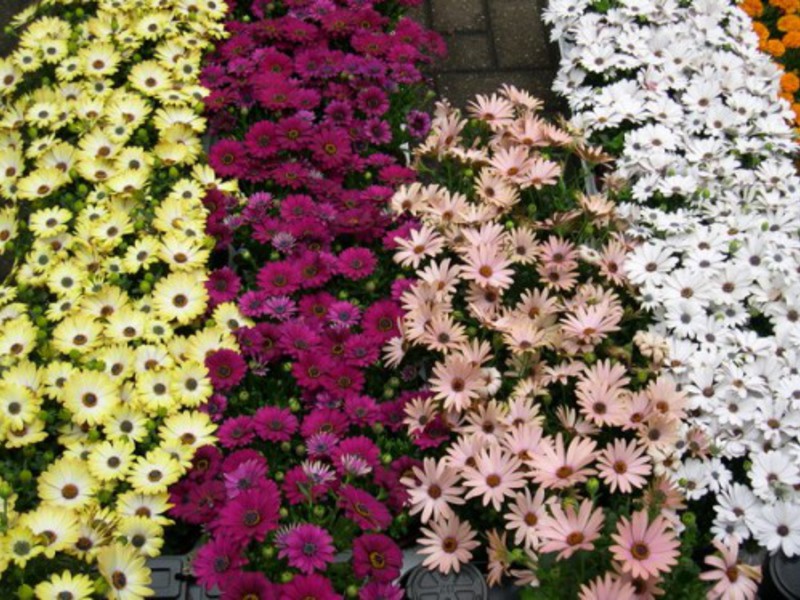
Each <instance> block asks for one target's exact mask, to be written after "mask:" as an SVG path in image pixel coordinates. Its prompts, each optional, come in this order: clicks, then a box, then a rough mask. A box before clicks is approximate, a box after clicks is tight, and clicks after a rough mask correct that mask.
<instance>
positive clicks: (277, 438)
mask: <svg viewBox="0 0 800 600" xmlns="http://www.w3.org/2000/svg"><path fill="white" fill-rule="evenodd" d="M253 422H254V426H255V431H256V434H257V435H258V437H260V438H261V439H263V440H268V441H270V442H288V441H289V440H290V439H292V436H293V435H294V434H295V432H296V431H297V427H298V423H297V417H295V416H294V415H293V414H292V413H291V411H290V410H289V409H286V408H280V407H277V406H263V407H261V408H260V409H258V412H256V414H255V415H254V416H253Z"/></svg>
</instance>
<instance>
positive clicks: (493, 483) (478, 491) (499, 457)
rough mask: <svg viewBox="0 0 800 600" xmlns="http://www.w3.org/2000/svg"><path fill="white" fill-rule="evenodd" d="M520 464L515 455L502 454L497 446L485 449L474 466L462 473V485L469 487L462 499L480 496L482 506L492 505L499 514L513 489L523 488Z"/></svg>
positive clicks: (523, 477) (522, 474) (523, 481)
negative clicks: (504, 500)
mask: <svg viewBox="0 0 800 600" xmlns="http://www.w3.org/2000/svg"><path fill="white" fill-rule="evenodd" d="M521 465H522V463H521V462H520V460H519V459H518V458H517V457H516V456H511V455H509V454H507V453H505V452H503V450H502V449H501V448H500V446H496V445H495V446H490V447H489V448H488V449H486V448H484V449H483V450H482V451H481V452H480V453H479V454H478V456H476V457H475V467H474V468H473V467H467V468H466V469H464V471H463V474H462V476H463V478H464V485H465V486H466V487H468V488H472V489H470V490H469V492H467V495H466V496H465V498H466V499H467V500H469V499H470V498H474V497H475V496H481V497H482V504H483V506H486V505H488V504H489V503H491V504H492V508H494V509H495V510H497V511H499V510H500V508H501V507H502V505H503V499H504V498H505V497H506V496H513V495H514V490H515V489H519V488H521V487H525V484H526V482H525V479H526V478H525V473H523V472H522V470H521V468H520V467H521Z"/></svg>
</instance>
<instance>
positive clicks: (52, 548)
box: [22, 505, 78, 558]
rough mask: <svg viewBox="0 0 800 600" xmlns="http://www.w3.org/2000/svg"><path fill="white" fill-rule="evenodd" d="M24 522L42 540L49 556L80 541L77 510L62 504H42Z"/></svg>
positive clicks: (44, 550)
mask: <svg viewBox="0 0 800 600" xmlns="http://www.w3.org/2000/svg"><path fill="white" fill-rule="evenodd" d="M22 522H23V523H24V524H25V525H27V526H28V528H29V529H30V530H31V531H32V532H33V533H34V535H37V536H40V539H41V540H42V546H43V552H44V555H45V556H46V557H47V558H53V557H55V554H56V552H61V551H62V550H64V549H66V548H68V547H69V546H71V545H72V544H74V543H75V542H77V541H78V519H77V516H76V514H75V511H73V510H70V509H68V508H63V507H61V506H47V505H40V506H39V507H38V508H37V509H36V510H35V511H33V512H30V513H27V514H26V515H25V516H24V517H23V518H22Z"/></svg>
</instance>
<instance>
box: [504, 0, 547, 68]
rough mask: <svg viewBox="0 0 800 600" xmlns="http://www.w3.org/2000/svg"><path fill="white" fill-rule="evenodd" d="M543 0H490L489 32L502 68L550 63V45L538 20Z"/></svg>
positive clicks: (537, 66) (545, 66)
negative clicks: (490, 25) (490, 27)
mask: <svg viewBox="0 0 800 600" xmlns="http://www.w3.org/2000/svg"><path fill="white" fill-rule="evenodd" d="M543 5H544V2H543V0H492V1H491V2H490V3H489V6H490V10H491V13H490V14H491V23H492V34H493V36H494V44H495V48H496V49H497V61H498V63H499V66H500V67H501V68H521V67H532V68H538V69H542V68H544V69H546V68H549V67H551V66H553V62H554V61H553V56H552V51H553V49H552V47H551V46H550V43H549V39H548V34H547V30H546V29H545V26H544V24H543V23H542V20H541V16H540V15H541V10H542V8H543V7H544V6H543Z"/></svg>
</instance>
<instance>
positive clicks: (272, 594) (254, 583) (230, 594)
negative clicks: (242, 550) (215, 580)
mask: <svg viewBox="0 0 800 600" xmlns="http://www.w3.org/2000/svg"><path fill="white" fill-rule="evenodd" d="M220 590H221V591H222V600H244V599H247V600H274V599H275V598H277V597H278V586H277V585H275V584H274V583H272V582H270V581H269V579H267V578H266V576H265V575H264V574H263V573H253V572H248V571H239V572H238V573H231V574H230V575H229V578H228V579H227V581H226V582H225V585H224V586H221V587H220Z"/></svg>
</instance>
